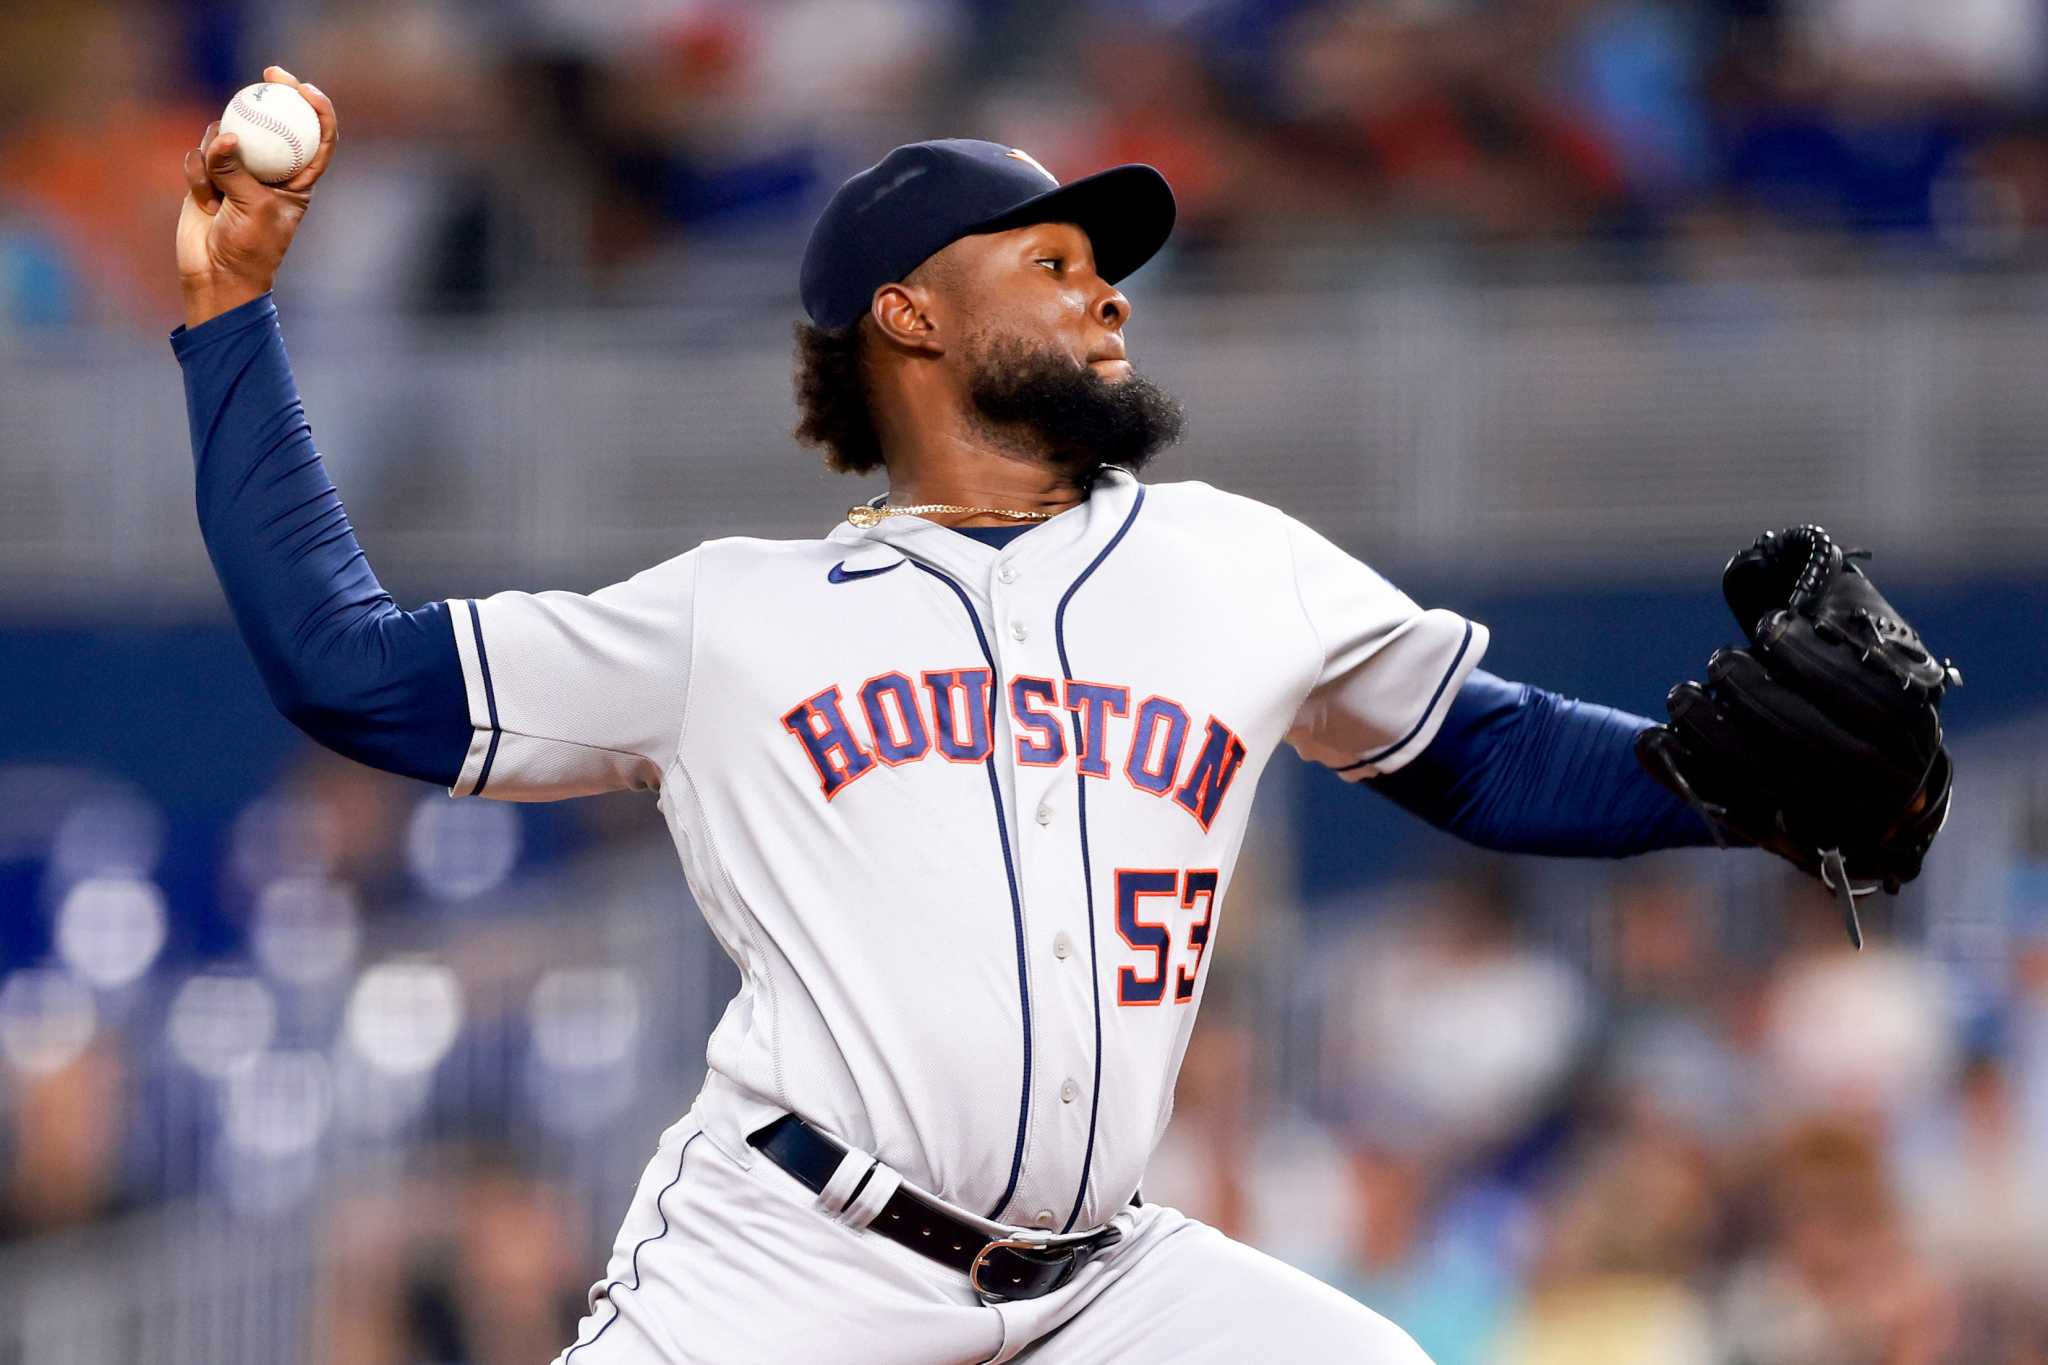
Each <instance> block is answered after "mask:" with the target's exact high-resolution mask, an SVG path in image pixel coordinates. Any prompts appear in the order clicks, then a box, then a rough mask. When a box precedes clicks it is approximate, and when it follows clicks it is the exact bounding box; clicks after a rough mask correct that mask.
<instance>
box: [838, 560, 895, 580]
mask: <svg viewBox="0 0 2048 1365" xmlns="http://www.w3.org/2000/svg"><path fill="white" fill-rule="evenodd" d="M902 567H903V561H902V560H900V559H899V560H897V561H896V562H895V563H894V564H888V565H884V566H883V567H882V568H879V569H849V568H847V567H846V561H845V560H843V559H842V560H840V561H839V562H838V563H837V564H834V565H833V566H832V569H831V572H829V573H827V574H826V575H825V581H826V582H827V583H851V582H852V581H853V580H854V579H856V578H873V577H874V576H875V575H876V574H878V573H888V572H889V570H891V569H900V568H902Z"/></svg>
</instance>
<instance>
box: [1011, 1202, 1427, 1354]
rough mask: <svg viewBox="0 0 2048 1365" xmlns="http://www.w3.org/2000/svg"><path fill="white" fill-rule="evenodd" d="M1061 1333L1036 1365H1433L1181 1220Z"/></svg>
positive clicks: (1280, 1267)
mask: <svg viewBox="0 0 2048 1365" xmlns="http://www.w3.org/2000/svg"><path fill="white" fill-rule="evenodd" d="M1139 1250H1140V1251H1141V1254H1139V1255H1138V1256H1137V1257H1136V1258H1135V1259H1134V1260H1133V1262H1132V1263H1131V1265H1130V1266H1129V1268H1128V1269H1126V1270H1125V1271H1124V1272H1123V1273H1122V1274H1120V1275H1118V1276H1117V1277H1116V1278H1115V1279H1114V1280H1112V1281H1110V1282H1109V1283H1107V1284H1106V1285H1105V1286H1104V1287H1103V1289H1102V1291H1101V1292H1100V1293H1099V1294H1097V1295H1096V1296H1095V1298H1094V1299H1093V1300H1091V1301H1090V1302H1089V1303H1088V1305H1087V1306H1086V1307H1085V1308H1083V1309H1082V1310H1081V1311H1080V1312H1079V1313H1077V1314H1075V1315H1074V1317H1073V1318H1072V1319H1071V1320H1069V1321H1068V1322H1067V1323H1066V1325H1065V1326H1063V1327H1061V1328H1060V1330H1059V1331H1057V1332H1055V1333H1053V1334H1052V1335H1051V1336H1049V1337H1046V1338H1045V1339H1044V1340H1042V1341H1040V1342H1038V1343H1037V1344H1036V1345H1035V1346H1033V1347H1032V1348H1031V1349H1029V1350H1027V1351H1025V1352H1024V1353H1022V1354H1021V1355H1019V1356H1018V1357H1017V1359H1018V1360H1019V1361H1028V1362H1030V1365H1066V1363H1067V1362H1072V1363H1073V1365H1081V1362H1084V1361H1085V1362H1088V1365H1107V1363H1111V1362H1133V1363H1134V1365H1135V1363H1136V1362H1153V1365H1161V1363H1163V1362H1167V1361H1172V1362H1174V1365H1186V1363H1188V1362H1215V1365H1224V1362H1243V1361H1259V1360H1303V1361H1308V1360H1329V1361H1338V1360H1342V1361H1354V1362H1358V1363H1359V1365H1430V1362H1429V1357H1428V1356H1426V1355H1424V1354H1423V1352H1422V1348H1421V1347H1419V1346H1417V1345H1416V1344H1415V1342H1414V1340H1413V1339H1411V1338H1410V1337H1409V1335H1408V1334H1407V1333H1406V1332H1404V1331H1402V1330H1401V1329H1400V1328H1399V1327H1396V1326H1395V1325H1394V1324H1393V1323H1391V1322H1389V1321H1387V1319H1385V1318H1383V1317H1381V1316H1380V1315H1379V1314H1378V1313H1375V1312H1373V1311H1372V1310H1371V1309H1369V1308H1367V1307H1365V1305H1363V1304H1361V1303H1359V1302H1357V1301H1356V1300H1355V1299H1352V1298H1350V1297H1349V1296H1348V1295H1345V1294H1342V1293H1340V1292H1338V1291H1337V1290H1335V1289H1332V1288H1331V1287H1330V1286H1328V1285H1326V1284H1324V1283H1323V1282H1322V1281H1320V1280H1318V1279H1316V1278H1314V1277H1313V1276H1311V1275H1307V1274H1304V1273H1303V1272H1302V1271H1299V1270H1296V1269H1295V1268H1294V1267H1293V1266H1290V1265H1288V1264H1287V1263H1286V1262H1284V1261H1279V1260H1276V1259H1274V1258H1273V1257H1271V1256H1268V1255H1266V1254H1265V1253H1264V1252H1262V1251H1257V1250H1255V1249H1253V1248H1251V1247H1248V1246H1246V1245H1244V1244H1243V1243H1242V1242H1234V1241H1232V1240H1231V1239H1230V1238H1228V1237H1225V1236H1224V1235H1223V1234H1222V1233H1220V1232H1218V1231H1216V1229H1214V1228H1212V1227H1209V1226H1208V1225H1206V1224H1204V1223H1198V1222H1195V1221H1194V1220H1192V1219H1179V1220H1178V1221H1177V1222H1176V1223H1175V1224H1174V1225H1173V1226H1172V1227H1171V1228H1170V1229H1168V1230H1166V1231H1165V1232H1164V1235H1162V1236H1160V1237H1159V1238H1158V1240H1157V1241H1156V1242H1154V1243H1153V1244H1152V1245H1150V1246H1144V1247H1142V1248H1139Z"/></svg>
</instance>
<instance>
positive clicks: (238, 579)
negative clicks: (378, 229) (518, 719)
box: [171, 294, 471, 786]
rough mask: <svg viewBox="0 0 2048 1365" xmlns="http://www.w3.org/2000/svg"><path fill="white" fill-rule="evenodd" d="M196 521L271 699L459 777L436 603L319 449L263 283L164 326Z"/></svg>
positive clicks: (463, 703)
mask: <svg viewBox="0 0 2048 1365" xmlns="http://www.w3.org/2000/svg"><path fill="white" fill-rule="evenodd" d="M171 349H172V350H173V351H174V352H176V354H177V357H178V362H179V364H180V365H181V366H183V368H184V371H185V405H186V409H187V412H188V414H189V416H190V418H191V423H192V456H193V460H194V463H195V466H196V474H195V480H196V487H197V501H198V508H199V530H200V533H201V535H202V536H203V537H204V538H205V540H206V551H207V553H208V555H210V556H211V557H212V559H213V567H214V572H215V573H216V574H217V575H219V577H220V585H221V588H222V590H223V591H224V592H225V593H226V595H227V600H228V606H229V608H230V609H231V610H232V611H233V613H234V617H235V624H236V625H237V626H238V627H240V629H241V632H242V638H243V639H244V640H245V641H247V642H248V645H249V652H250V653H251V654H252V655H254V656H255V659H256V669H257V671H258V672H259V673H260V674H261V675H262V677H263V682H264V686H265V687H267V688H268V689H269V691H270V697H271V700H272V701H273V702H274V703H275V704H276V705H277V708H278V710H280V711H282V712H283V713H284V714H285V716H286V717H287V718H288V719H290V720H291V722H292V723H293V724H294V725H297V726H298V727H299V728H300V729H301V730H304V731H305V732H306V733H307V734H308V735H311V736H312V737H313V738H314V739H316V740H318V741H319V742H320V743H322V744H324V745H326V746H327V747H328V748H330V749H333V750H335V751H337V752H339V753H342V754H346V755H348V756H349V757H350V758H353V759H357V760H359V761H360V762H363V763H367V764H370V765H371V766H372V767H377V768H383V769H385V770H387V771H390V772H395V773H403V774H405V775H406V776H408V777H417V778H421V779H424V780H426V781H429V782H436V783H439V784H440V785H442V786H450V785H452V784H453V783H454V781H455V778H456V775H457V774H458V773H459V772H460V771H461V769H462V761H463V756H464V755H465V754H466V753H467V752H468V749H469V743H470V735H471V727H470V722H469V704H468V700H467V693H466V691H465V688H464V685H463V680H462V663H461V660H460V658H459V657H458V656H457V654H456V652H455V636H454V633H453V629H452V625H451V623H450V620H449V616H448V609H447V606H446V604H445V603H440V602H436V603H432V604H430V605H428V606H425V607H421V608H420V609H419V610H417V611H403V610H400V608H399V607H398V605H397V604H396V603H394V602H393V601H392V600H391V595H390V594H389V593H387V592H385V591H384V588H383V586H382V585H381V584H379V583H378V582H377V576H376V574H374V573H372V572H371V571H370V564H369V561H368V559H366V558H365V557H364V555H363V549H362V546H360V545H358V544H357V543H356V535H355V529H354V528H353V527H351V526H350V525H349V520H348V514H347V512H346V511H344V510H343V508H342V505H341V495H340V494H339V493H337V492H336V491H335V489H334V484H333V483H332V482H331V481H330V480H329V479H328V477H327V471H326V469H325V468H324V467H323V466H322V464H321V462H320V453H319V451H317V450H315V449H314V448H313V430H312V428H311V426H309V425H308V424H307V421H306V410H305V407H304V405H303V404H302V403H301V402H300V401H299V391H298V386H297V384H296V383H295V382H294V381H293V379H292V370H291V362H290V361H289V359H288V358H287V357H286V355H285V349H284V335H283V333H281V332H280V331H279V330H278V325H277V308H276V305H275V304H274V303H273V302H272V300H271V297H270V296H269V295H268V294H266V295H264V296H263V297H262V298H260V299H256V300H254V301H252V302H250V303H246V304H243V305H242V306H241V307H239V308H236V309H234V310H232V311H230V312H227V313H223V314H221V315H220V316H219V317H217V318H213V319H210V320H209V321H207V322H204V323H202V324H200V325H199V326H198V327H195V328H191V329H190V330H187V329H186V328H183V327H180V328H179V329H178V330H177V331H175V332H173V333H172V334H171Z"/></svg>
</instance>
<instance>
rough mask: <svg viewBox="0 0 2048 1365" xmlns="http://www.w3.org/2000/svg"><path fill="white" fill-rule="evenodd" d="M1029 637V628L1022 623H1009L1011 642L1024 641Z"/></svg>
mask: <svg viewBox="0 0 2048 1365" xmlns="http://www.w3.org/2000/svg"><path fill="white" fill-rule="evenodd" d="M1030 637H1031V627H1029V626H1027V625H1025V624H1024V623H1023V622H1022V621H1012V622H1010V638H1011V639H1012V640H1026V639H1029V638H1030Z"/></svg>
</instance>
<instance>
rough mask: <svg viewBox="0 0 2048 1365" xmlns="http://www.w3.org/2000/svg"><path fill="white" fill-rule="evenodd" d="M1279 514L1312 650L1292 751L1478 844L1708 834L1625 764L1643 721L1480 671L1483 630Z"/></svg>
mask: <svg viewBox="0 0 2048 1365" xmlns="http://www.w3.org/2000/svg"><path fill="white" fill-rule="evenodd" d="M1283 527H1284V532H1285V535H1286V539H1287V544H1288V552H1289V554H1290V557H1291V559H1292V561H1293V569H1294V584H1295V590H1296V594H1297V596H1298V598H1299V602H1300V606H1301V610H1302V616H1303V618H1304V621H1305V623H1306V625H1307V626H1308V628H1309V632H1310V634H1311V636H1312V638H1313V641H1314V646H1313V647H1314V649H1315V651H1316V654H1317V655H1318V656H1319V657H1318V660H1317V671H1316V675H1315V678H1314V679H1313V681H1312V683H1311V685H1310V688H1309V691H1308V694H1307V696H1306V697H1305V698H1304V699H1303V701H1302V705H1301V708H1300V710H1299V712H1298V713H1297V714H1296V716H1295V719H1294V724H1293V726H1292V727H1291V728H1290V730H1289V732H1288V736H1287V737H1288V740H1289V742H1290V743H1292V744H1293V745H1294V747H1295V748H1296V749H1297V750H1299V751H1300V753H1301V755H1302V756H1303V757H1304V758H1307V759H1309V760H1310V761H1312V762H1317V763H1321V764H1323V765H1324V766H1326V767H1328V768H1329V769H1331V771H1333V772H1335V773H1336V774H1337V775H1338V776H1339V777H1341V778H1343V779H1344V780H1345V781H1348V782H1356V783H1362V784H1365V785H1367V786H1370V787H1372V788H1373V789H1374V790H1376V791H1378V792H1380V793H1382V794H1383V795H1385V796H1388V797H1391V798H1392V799H1393V800H1395V801H1396V802H1398V803H1399V804H1401V805H1402V806H1404V807H1406V808H1407V809H1408V810H1410V811H1413V812H1414V813H1415V814H1417V815H1420V816H1421V817H1422V818H1423V819H1425V820H1427V821H1429V822H1430V823H1431V824H1434V825H1437V826H1438V827H1440V828H1442V829H1446V830H1449V831H1451V832H1452V833H1454V834H1456V835H1458V836H1459V837H1460V838H1463V839H1465V840H1467V841H1469V842H1471V843H1474V844H1479V845H1482V846H1485V847H1488V848H1496V849H1502V850H1511V851H1517V852H1525V853H1550V854H1577V855H1593V856H1608V857H1619V856H1623V855H1626V854H1631V853H1642V852H1647V851H1649V850H1651V849H1657V848H1672V847H1679V846H1683V845H1689V844H1704V843H1711V842H1712V835H1711V834H1710V833H1709V831H1708V830H1707V827H1706V825H1705V824H1704V823H1703V822H1702V821H1701V820H1700V818H1699V817H1698V816H1697V815H1695V814H1693V812H1692V810H1691V809H1690V808H1689V807H1688V806H1687V805H1686V804H1685V803H1684V802H1683V801H1680V800H1678V799H1677V798H1675V797H1673V796H1671V795H1670V794H1669V793H1668V792H1666V791H1665V789H1664V788H1663V787H1662V786H1660V785H1659V784H1658V783H1657V782H1656V781H1655V780H1654V779H1652V778H1651V777H1650V776H1649V774H1648V773H1646V772H1645V771H1644V770H1643V767H1642V765H1641V764H1640V763H1638V762H1637V761H1636V758H1635V753H1634V744H1635V740H1636V736H1637V735H1638V734H1640V733H1642V732H1643V731H1644V730H1646V729H1648V728H1649V727H1650V725H1651V722H1650V721H1648V720H1646V719H1644V718H1642V717H1640V716H1632V715H1629V714H1628V713H1626V712H1623V711H1617V710H1614V709H1613V708H1611V707H1606V706H1596V705H1591V704H1589V703H1585V702H1579V701H1573V700H1571V699H1569V698H1566V697H1561V696H1558V695H1557V694H1555V693H1552V692H1546V691H1543V690H1542V689H1540V688H1535V687H1526V686H1522V685H1519V684H1515V683H1509V682H1504V681H1502V680H1501V679H1500V678H1497V677H1494V676H1493V675H1491V674H1489V673H1486V672H1484V671H1482V670H1480V669H1479V667H1478V664H1479V660H1480V658H1481V657H1482V656H1483V655H1484V654H1485V652H1486V646H1487V643H1488V634H1487V630H1486V627H1484V626H1482V625H1480V624H1479V623H1478V622H1476V621H1468V620H1466V619H1465V618H1464V617H1462V616H1459V615H1457V614H1456V613H1455V612H1449V611H1444V610H1441V609H1436V610H1424V609H1423V608H1422V607H1421V606H1420V605H1419V604H1417V603H1416V602H1415V601H1414V600H1413V599H1411V598H1409V597H1408V596H1407V594H1405V593H1403V592H1401V591H1400V590H1399V589H1398V588H1396V587H1394V586H1393V585H1392V584H1391V583H1389V582H1387V580H1386V579H1384V578H1382V577H1381V576H1380V575H1379V574H1378V573H1376V572H1375V571H1374V570H1373V569H1372V568H1370V567H1369V566H1367V565H1366V564H1363V563H1361V562H1360V561H1359V560H1357V559H1355V558H1353V557H1352V556H1351V555H1348V554H1346V553H1345V552H1344V551H1343V550H1341V549H1339V548H1338V547H1337V546H1335V545H1333V544H1331V543H1330V542H1329V541H1328V540H1327V539H1325V538H1324V537H1322V536H1320V535H1318V534H1316V533H1315V532H1314V531H1312V530H1310V529H1309V528H1308V527H1306V526H1304V525H1302V524H1301V523H1300V522H1297V521H1294V520H1293V519H1292V518H1287V519H1285V521H1284V522H1283Z"/></svg>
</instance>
